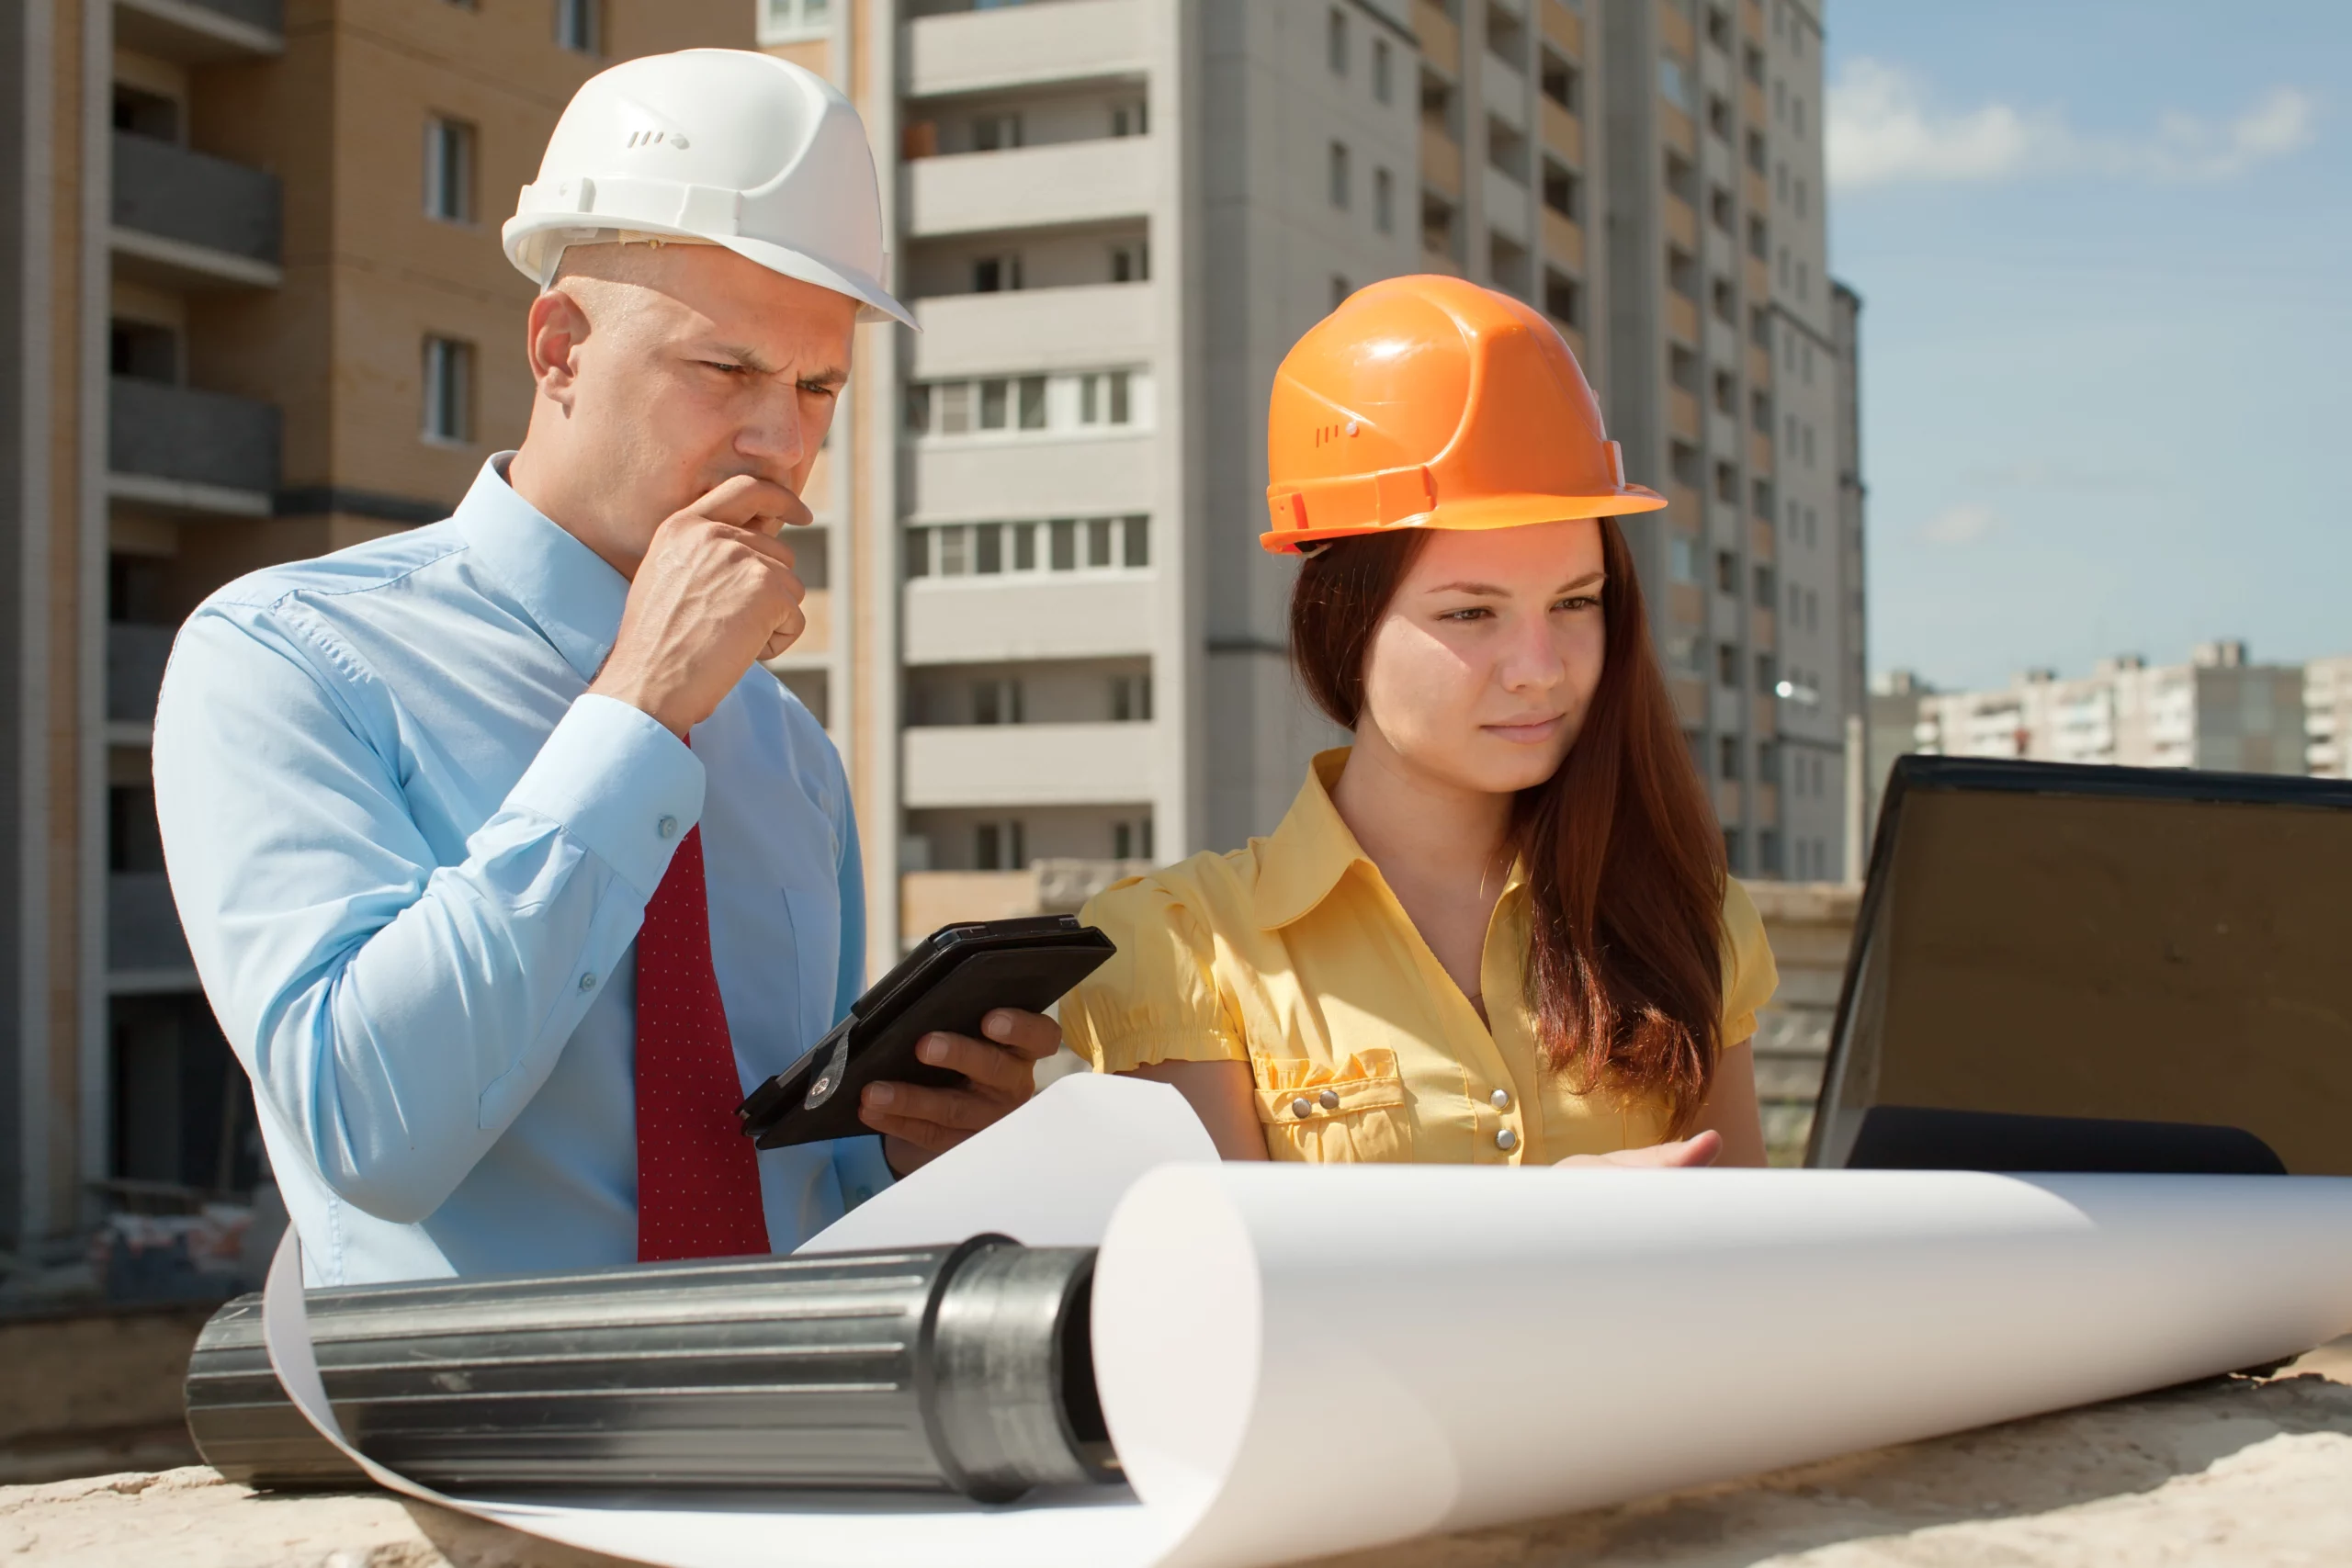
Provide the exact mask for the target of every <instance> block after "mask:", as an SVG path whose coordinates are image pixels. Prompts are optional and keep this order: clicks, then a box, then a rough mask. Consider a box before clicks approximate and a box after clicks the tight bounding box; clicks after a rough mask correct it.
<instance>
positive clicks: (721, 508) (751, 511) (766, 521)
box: [686, 474, 810, 535]
mask: <svg viewBox="0 0 2352 1568" xmlns="http://www.w3.org/2000/svg"><path fill="white" fill-rule="evenodd" d="M686 511H687V512H688V513H692V514H693V515H695V516H696V517H707V518H709V519H710V520H711V521H712V522H714V523H731V524H733V525H735V526H736V527H738V528H749V529H752V531H754V532H756V533H760V534H763V535H773V534H775V533H776V532H777V531H778V530H779V529H782V528H784V527H786V525H796V524H805V523H807V522H808V521H809V517H810V513H809V508H808V506H807V505H806V504H805V503H804V502H802V501H801V499H800V498H799V497H798V496H797V495H795V494H793V493H792V491H789V490H787V489H786V488H785V487H784V486H783V485H780V484H777V483H776V482H775V480H773V479H761V478H759V477H758V476H756V475H753V474H737V475H736V476H735V477H734V478H732V479H721V480H720V481H719V482H718V483H717V484H715V485H713V486H712V487H711V488H710V489H709V490H708V491H705V492H704V493H703V495H702V497H701V498H700V499H699V500H697V501H695V502H694V503H693V504H692V505H690V506H688V507H687V508H686Z"/></svg>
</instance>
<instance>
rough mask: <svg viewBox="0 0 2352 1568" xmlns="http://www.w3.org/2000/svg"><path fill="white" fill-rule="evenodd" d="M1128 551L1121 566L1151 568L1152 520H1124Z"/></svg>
mask: <svg viewBox="0 0 2352 1568" xmlns="http://www.w3.org/2000/svg"><path fill="white" fill-rule="evenodd" d="M1122 527H1123V529H1124V532H1125V545H1126V550H1125V556H1124V558H1123V559H1122V561H1121V563H1120V564H1122V565H1124V566H1149V565H1150V564H1151V519H1149V518H1148V517H1129V518H1125V519H1124V520H1123V523H1122Z"/></svg>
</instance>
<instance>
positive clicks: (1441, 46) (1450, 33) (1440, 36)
mask: <svg viewBox="0 0 2352 1568" xmlns="http://www.w3.org/2000/svg"><path fill="white" fill-rule="evenodd" d="M1413 36H1414V37H1416V38H1417V39H1419V40H1420V45H1421V58H1422V59H1424V60H1426V61H1428V62H1430V64H1431V65H1434V66H1436V67H1437V68H1438V69H1439V70H1440V71H1442V72H1444V73H1446V74H1447V75H1448V76H1452V77H1455V78H1457V79H1458V78H1459V77H1460V76H1461V74H1462V28H1461V26H1460V24H1458V23H1457V22H1455V21H1454V19H1453V17H1449V16H1447V15H1446V14H1445V6H1444V5H1443V4H1442V0H1413Z"/></svg>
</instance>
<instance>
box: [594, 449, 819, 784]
mask: <svg viewBox="0 0 2352 1568" xmlns="http://www.w3.org/2000/svg"><path fill="white" fill-rule="evenodd" d="M808 521H809V509H808V508H807V507H806V506H803V505H802V504H801V503H800V498H799V497H798V496H797V495H795V494H793V493H792V492H791V491H788V490H786V489H785V488H784V487H783V486H782V485H780V484H773V483H770V482H769V481H768V480H766V479H755V478H753V477H752V476H751V475H749V474H738V475H737V476H736V477H735V478H733V479H728V480H726V481H725V482H723V483H721V484H719V485H718V487H717V488H716V489H714V490H712V491H710V492H709V493H708V494H707V495H705V496H704V497H703V498H702V499H701V500H700V501H697V502H695V503H694V504H693V505H692V506H689V507H687V508H686V509H685V510H684V511H683V512H679V513H673V514H672V515H671V516H670V517H668V518H666V519H664V520H663V521H662V525H661V526H660V527H659V528H656V529H655V530H654V531H653V542H652V543H651V544H650V545H649V546H648V547H646V551H645V558H644V560H642V561H641V562H639V564H638V569H637V575H636V577H635V578H634V579H632V580H631V581H630V582H629V585H628V605H627V607H626V608H624V609H623V610H622V611H621V629H620V634H619V635H618V636H617V637H615V638H614V639H613V651H612V653H611V655H610V656H609V657H608V658H606V659H605V667H604V669H602V670H601V671H597V674H596V679H595V680H594V682H591V683H590V685H589V687H588V689H589V690H590V691H592V692H594V693H595V694H597V695H599V696H605V697H613V698H616V699H618V700H619V701H621V702H625V703H627V704H628V705H630V706H631V707H634V708H638V709H639V710H641V711H643V712H645V713H647V714H650V715H651V716H653V717H654V718H655V719H657V720H659V721H660V722H661V723H662V725H663V726H664V727H665V728H668V729H669V730H671V731H672V732H673V734H675V735H677V736H679V737H680V738H681V739H683V738H684V736H685V733H686V732H687V731H688V730H690V729H692V728H694V727H695V725H697V724H700V723H701V722H702V721H703V720H704V719H706V718H707V717H709V716H710V712H711V710H712V709H713V708H715V707H717V706H718V704H719V700H720V699H721V698H723V697H725V696H726V695H727V694H728V693H729V691H731V690H733V689H734V685H735V682H738V681H740V680H741V679H742V678H743V671H746V670H748V669H750V668H751V666H752V660H754V659H773V658H775V656H776V655H777V654H779V653H782V652H783V651H784V650H785V649H787V648H790V647H791V646H792V644H793V642H794V640H795V639H797V637H799V636H800V633H801V629H802V627H803V626H805V625H806V624H807V623H806V622H805V621H804V620H803V619H802V616H801V613H800V600H801V596H802V594H803V593H804V592H806V590H805V589H804V588H803V587H802V586H801V582H800V579H799V578H798V577H797V575H795V573H794V572H793V570H792V551H791V548H790V547H787V546H786V545H784V544H782V543H780V542H779V541H778V540H777V539H776V537H775V536H776V534H777V533H778V532H780V531H781V530H782V529H784V528H786V527H787V526H796V527H797V526H799V525H804V524H806V523H807V522H808Z"/></svg>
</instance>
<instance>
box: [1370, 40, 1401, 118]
mask: <svg viewBox="0 0 2352 1568" xmlns="http://www.w3.org/2000/svg"><path fill="white" fill-rule="evenodd" d="M1394 74H1395V66H1394V64H1393V62H1392V61H1391V59H1390V51H1389V48H1388V40H1387V39H1385V38H1376V39H1373V40H1372V96H1374V97H1375V98H1377V99H1379V100H1380V101H1381V102H1382V103H1384V104H1385V103H1386V102H1388V101H1389V100H1390V99H1391V98H1393V97H1394V96H1396V92H1397V89H1396V85H1395V84H1394V82H1393V81H1392V80H1391V78H1392V77H1393V75H1394Z"/></svg>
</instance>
